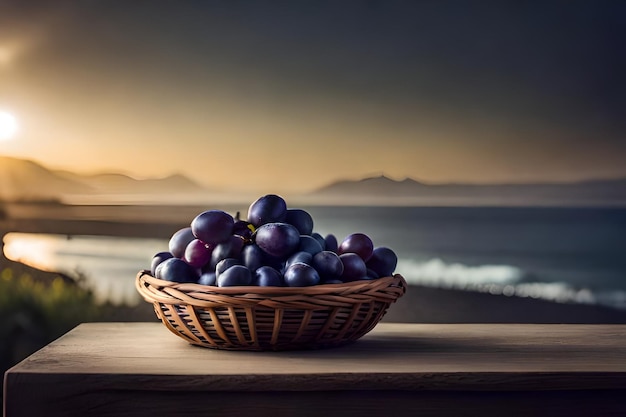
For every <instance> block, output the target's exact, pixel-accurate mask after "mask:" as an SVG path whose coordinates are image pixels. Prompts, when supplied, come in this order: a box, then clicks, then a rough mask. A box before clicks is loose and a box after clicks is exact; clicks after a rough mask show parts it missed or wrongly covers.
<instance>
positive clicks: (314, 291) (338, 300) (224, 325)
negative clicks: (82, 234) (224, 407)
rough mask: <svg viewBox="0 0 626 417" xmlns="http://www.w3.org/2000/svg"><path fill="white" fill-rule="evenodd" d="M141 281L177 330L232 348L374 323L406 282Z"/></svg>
mask: <svg viewBox="0 0 626 417" xmlns="http://www.w3.org/2000/svg"><path fill="white" fill-rule="evenodd" d="M135 284H136V287H137V290H138V291H139V293H140V294H141V295H142V297H143V298H144V299H145V300H146V301H147V302H150V303H152V304H153V305H154V310H155V312H156V315H157V317H158V318H159V319H161V321H162V322H163V324H165V326H166V327H167V328H168V329H169V330H170V331H171V332H172V333H174V334H176V335H177V336H180V337H182V338H183V339H185V340H186V341H188V342H189V343H191V344H193V345H199V346H205V347H209V348H216V349H230V350H290V349H319V348H327V347H334V346H339V345H343V344H347V343H350V342H353V341H355V340H357V339H358V338H360V337H361V336H363V335H364V334H366V333H367V332H369V331H370V330H372V329H373V328H374V326H376V324H377V323H378V322H379V321H380V319H381V318H382V317H383V316H384V314H385V313H386V311H387V309H388V308H389V306H390V305H391V303H393V302H395V301H396V300H397V299H398V298H399V297H401V296H402V295H403V294H404V293H405V292H406V289H407V284H406V281H405V280H404V278H403V277H402V276H401V275H398V274H396V275H394V276H391V277H384V278H379V279H376V280H368V281H354V282H349V283H345V284H326V285H317V286H312V287H304V288H282V287H228V288H226V287H208V286H204V285H199V284H181V283H175V282H169V281H164V280H160V279H157V278H154V277H153V276H151V275H150V272H149V271H141V272H139V274H137V279H136V282H135Z"/></svg>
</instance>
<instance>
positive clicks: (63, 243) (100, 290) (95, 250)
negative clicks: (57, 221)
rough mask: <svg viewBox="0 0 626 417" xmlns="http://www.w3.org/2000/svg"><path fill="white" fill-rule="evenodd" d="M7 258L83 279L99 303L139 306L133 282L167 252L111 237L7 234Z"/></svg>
mask: <svg viewBox="0 0 626 417" xmlns="http://www.w3.org/2000/svg"><path fill="white" fill-rule="evenodd" d="M3 240H4V254H5V256H6V257H7V258H8V259H10V260H13V261H17V262H22V263H24V264H26V265H30V266H32V267H35V268H38V269H42V270H46V271H53V272H60V273H64V274H66V275H69V276H71V277H75V278H76V277H79V276H82V277H84V278H85V283H86V285H87V286H88V287H89V288H91V289H92V290H93V291H94V294H95V296H96V298H97V300H98V301H100V302H103V301H107V300H108V301H111V302H114V303H128V304H131V305H133V304H137V303H138V302H139V301H140V297H139V295H138V294H137V291H136V290H135V286H134V279H135V276H136V275H137V272H138V271H139V270H141V269H146V268H149V266H150V260H151V259H152V256H153V255H154V254H155V253H157V252H159V251H161V250H163V248H167V241H164V240H161V239H143V238H118V237H108V236H76V235H72V236H67V235H50V234H36V233H8V234H6V235H5V236H4V239H3Z"/></svg>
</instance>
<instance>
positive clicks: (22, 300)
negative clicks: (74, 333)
mask: <svg viewBox="0 0 626 417" xmlns="http://www.w3.org/2000/svg"><path fill="white" fill-rule="evenodd" d="M20 269H21V268H19V267H11V266H5V267H2V265H1V264H0V371H2V373H4V371H5V370H6V369H8V368H9V367H10V366H12V365H13V364H15V363H17V362H19V361H20V360H22V359H24V358H25V357H27V356H28V355H30V354H31V353H33V352H34V351H36V350H38V349H40V348H41V347H43V346H45V345H46V344H48V343H49V342H51V341H52V340H54V339H56V338H58V337H59V336H61V335H63V334H64V333H66V332H67V331H69V330H70V329H72V328H73V327H75V326H76V325H78V324H79V323H81V322H88V321H95V320H98V319H99V316H100V309H99V307H98V305H97V304H96V302H95V300H94V296H93V294H92V293H91V292H90V291H88V290H86V289H84V288H82V287H81V286H79V285H77V284H74V283H72V282H69V281H67V280H66V279H64V278H63V277H61V276H60V275H59V276H56V277H55V276H54V274H47V273H41V276H39V275H38V274H39V272H38V271H37V270H34V269H25V270H20Z"/></svg>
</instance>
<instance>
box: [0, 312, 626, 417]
mask: <svg viewBox="0 0 626 417" xmlns="http://www.w3.org/2000/svg"><path fill="white" fill-rule="evenodd" d="M4 407H5V410H4V411H5V415H6V417H17V416H43V415H46V416H72V415H80V416H125V415H133V416H144V415H145V416H148V415H150V416H154V415H171V416H186V415H196V414H198V415H211V416H212V415H215V416H255V417H259V416H272V417H280V416H294V415H295V416H315V417H326V416H342V417H345V416H349V415H358V416H360V417H362V416H370V415H373V416H399V415H403V416H413V415H415V416H434V415H452V416H463V415H481V416H484V415H498V416H501V415H505V416H507V417H509V416H516V415H520V416H536V415H547V416H558V415H563V416H568V417H571V416H573V415H574V416H575V415H589V416H609V415H626V326H625V325H558V324H549V325H532V324H514V325H509V324H507V325H499V324H462V325H459V324H436V325H435V324H389V323H381V324H379V325H378V326H377V327H376V328H375V329H374V330H373V331H372V332H371V333H369V334H368V335H366V336H365V337H363V338H362V339H361V340H359V341H357V342H356V343H354V344H352V345H348V346H344V347H339V348H334V349H326V350H319V351H297V352H230V351H218V350H211V349H206V348H201V347H195V346H191V345H188V344H187V343H186V342H184V341H183V340H182V339H179V338H178V337H176V336H174V335H172V334H170V333H169V332H168V331H167V330H166V329H165V327H164V326H163V325H161V324H160V323H90V324H82V325H80V326H78V327H77V328H75V329H74V330H72V331H71V332H69V333H68V334H66V335H65V336H63V337H62V338H60V339H59V340H57V341H55V342H53V343H52V344H50V345H48V346H47V347H45V348H43V349H42V350H40V351H39V352H37V353H35V354H33V355H32V356H30V357H29V358H27V359H26V360H24V361H23V362H21V363H20V364H18V365H16V366H15V367H13V368H12V369H10V370H9V371H8V372H7V373H6V375H5V405H4Z"/></svg>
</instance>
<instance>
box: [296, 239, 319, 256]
mask: <svg viewBox="0 0 626 417" xmlns="http://www.w3.org/2000/svg"><path fill="white" fill-rule="evenodd" d="M322 250H323V249H322V245H320V244H319V242H318V241H317V240H315V238H313V237H311V236H308V235H300V244H299V245H298V251H301V252H308V253H310V254H311V255H315V254H316V253H319V252H321V251H322Z"/></svg>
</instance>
